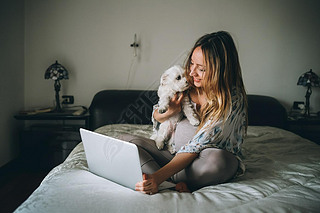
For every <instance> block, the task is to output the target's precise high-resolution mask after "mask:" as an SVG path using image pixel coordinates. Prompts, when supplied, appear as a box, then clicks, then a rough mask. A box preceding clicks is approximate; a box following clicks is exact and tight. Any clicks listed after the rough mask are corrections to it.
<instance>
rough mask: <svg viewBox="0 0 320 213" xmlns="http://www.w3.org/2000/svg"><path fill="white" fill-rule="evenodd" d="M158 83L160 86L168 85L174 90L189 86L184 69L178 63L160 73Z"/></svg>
mask: <svg viewBox="0 0 320 213" xmlns="http://www.w3.org/2000/svg"><path fill="white" fill-rule="evenodd" d="M160 84H161V86H162V87H170V88H171V89H172V90H174V91H175V92H182V91H185V90H186V89H188V87H189V84H188V82H187V79H186V77H185V76H184V70H183V69H182V68H181V67H180V66H178V65H175V66H173V67H171V68H169V69H168V70H166V71H165V72H164V73H163V74H162V76H161V81H160Z"/></svg>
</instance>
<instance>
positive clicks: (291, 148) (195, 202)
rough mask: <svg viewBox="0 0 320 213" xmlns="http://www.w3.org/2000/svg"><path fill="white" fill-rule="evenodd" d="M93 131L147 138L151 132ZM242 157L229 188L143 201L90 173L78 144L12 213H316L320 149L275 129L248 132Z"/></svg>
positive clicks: (142, 128) (129, 128)
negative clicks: (242, 171) (240, 167)
mask: <svg viewBox="0 0 320 213" xmlns="http://www.w3.org/2000/svg"><path fill="white" fill-rule="evenodd" d="M96 131H97V132H99V133H102V134H106V135H109V136H113V137H117V136H118V135H119V134H121V133H132V134H137V135H141V136H145V137H149V136H150V134H151V131H152V127H151V126H150V125H130V124H115V125H107V126H104V127H101V128H99V129H97V130H96ZM243 155H244V158H243V161H244V163H245V165H246V168H247V170H246V173H245V174H244V175H243V176H241V177H238V178H235V179H233V180H231V181H230V182H228V183H224V184H219V185H212V186H207V187H204V188H201V189H199V190H197V191H195V192H193V193H178V192H175V191H171V190H164V191H161V192H160V193H158V194H155V195H145V194H142V193H139V192H136V191H133V190H131V189H128V188H125V187H122V186H120V185H118V184H115V183H113V182H111V181H109V180H106V179H104V178H101V177H98V176H96V175H94V174H92V173H90V172H89V171H88V166H87V162H86V158H85V153H84V150H83V145H82V143H80V144H78V145H77V147H76V148H75V149H74V150H73V151H72V152H71V153H70V155H69V156H68V158H67V159H66V160H65V161H64V162H63V163H62V164H60V165H59V166H57V167H55V168H54V169H53V170H52V171H51V172H50V173H49V174H48V175H47V176H46V177H45V178H44V180H43V181H42V183H41V185H40V186H39V187H38V188H37V189H36V190H35V191H34V192H33V193H32V194H31V196H30V197H29V198H28V199H27V200H26V201H25V202H24V203H23V204H22V205H21V206H20V207H19V208H18V209H16V211H15V212H17V213H18V212H19V213H20V212H21V213H25V212H33V213H34V212H246V213H247V212H319V209H320V178H319V177H320V146H319V145H317V144H315V143H313V142H311V141H309V140H306V139H303V138H301V137H300V136H297V135H295V134H293V133H291V132H288V131H285V130H282V129H279V128H274V127H267V126H265V127H261V126H260V127H258V126H249V127H248V135H247V137H246V139H245V141H244V144H243Z"/></svg>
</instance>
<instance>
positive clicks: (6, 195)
mask: <svg viewBox="0 0 320 213" xmlns="http://www.w3.org/2000/svg"><path fill="white" fill-rule="evenodd" d="M47 173H48V172H44V171H25V170H24V169H18V168H17V169H13V170H10V171H8V172H7V173H6V174H5V175H3V176H2V177H0V212H1V213H6V212H13V211H14V210H15V209H16V208H17V207H18V206H19V205H20V204H21V203H23V202H24V201H25V200H26V199H27V198H28V197H29V196H30V195H31V193H32V192H33V191H34V190H35V189H36V188H37V187H38V186H39V184H40V183H41V181H42V179H43V178H44V177H45V176H46V174H47Z"/></svg>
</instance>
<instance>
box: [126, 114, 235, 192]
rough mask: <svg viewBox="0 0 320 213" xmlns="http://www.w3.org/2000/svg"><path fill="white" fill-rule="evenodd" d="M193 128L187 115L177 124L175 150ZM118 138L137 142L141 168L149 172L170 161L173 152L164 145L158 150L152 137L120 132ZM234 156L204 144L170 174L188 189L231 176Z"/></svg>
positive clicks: (186, 139)
mask: <svg viewBox="0 0 320 213" xmlns="http://www.w3.org/2000/svg"><path fill="white" fill-rule="evenodd" d="M195 131H196V128H195V127H194V126H192V125H191V124H190V123H189V122H188V120H187V119H184V120H182V121H181V122H179V124H178V125H177V127H176V131H175V134H174V136H173V137H174V142H175V146H176V150H179V149H180V147H181V146H183V145H184V144H186V143H187V142H188V141H189V140H190V139H191V138H192V137H193V136H194V134H195ZM120 139H122V140H125V141H128V142H131V143H134V144H136V145H137V146H138V150H139V155H140V163H141V168H142V172H143V173H146V174H152V173H154V172H156V171H157V170H158V169H160V168H161V167H163V166H164V165H166V164H167V163H169V162H170V161H171V159H172V158H173V157H174V155H172V154H170V152H169V151H168V150H166V149H163V150H158V148H157V147H156V145H155V142H154V141H153V140H151V139H148V138H144V137H139V136H135V135H129V134H123V135H121V136H120ZM238 163H239V162H238V160H237V158H236V157H235V156H234V155H233V154H231V153H229V152H227V151H225V150H222V149H215V148H207V149H204V150H203V151H201V152H200V153H199V156H198V157H197V158H196V159H195V160H194V161H193V162H192V163H191V164H190V165H189V166H188V167H186V168H185V169H183V170H182V171H180V172H178V173H177V174H175V175H173V176H172V177H171V178H172V180H173V181H174V182H176V183H178V182H185V183H187V185H188V187H189V188H190V189H191V190H196V189H198V188H201V187H203V186H208V185H213V184H218V183H223V182H226V181H228V180H229V179H231V178H232V177H234V175H235V174H236V172H237V169H238Z"/></svg>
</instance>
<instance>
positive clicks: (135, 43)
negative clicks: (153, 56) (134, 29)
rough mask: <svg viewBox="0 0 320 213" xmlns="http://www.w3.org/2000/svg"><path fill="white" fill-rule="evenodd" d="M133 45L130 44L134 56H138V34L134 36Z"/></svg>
mask: <svg viewBox="0 0 320 213" xmlns="http://www.w3.org/2000/svg"><path fill="white" fill-rule="evenodd" d="M133 39H134V40H133V43H132V44H130V47H133V56H134V57H136V56H137V50H136V48H137V47H139V44H138V43H137V34H134V38H133Z"/></svg>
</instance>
